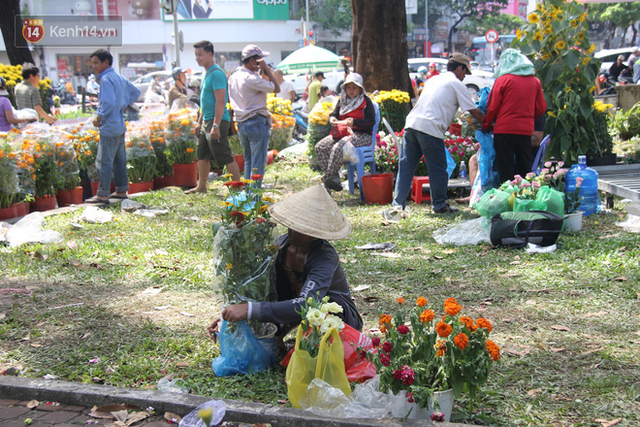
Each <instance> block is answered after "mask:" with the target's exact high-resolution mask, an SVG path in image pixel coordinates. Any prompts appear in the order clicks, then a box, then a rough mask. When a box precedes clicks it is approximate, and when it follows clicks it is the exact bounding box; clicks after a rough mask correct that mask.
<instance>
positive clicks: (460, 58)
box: [449, 52, 471, 74]
mask: <svg viewBox="0 0 640 427" xmlns="http://www.w3.org/2000/svg"><path fill="white" fill-rule="evenodd" d="M449 61H455V62H457V63H458V64H462V65H464V68H466V69H467V71H466V74H471V61H470V60H469V57H468V56H466V55H465V54H463V53H460V52H454V53H453V55H451V56H450V57H449Z"/></svg>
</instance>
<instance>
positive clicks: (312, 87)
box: [307, 71, 324, 111]
mask: <svg viewBox="0 0 640 427" xmlns="http://www.w3.org/2000/svg"><path fill="white" fill-rule="evenodd" d="M314 77H315V79H314V80H313V81H312V82H311V83H310V84H309V99H308V100H307V103H308V105H309V111H311V110H313V107H314V106H315V105H316V104H317V103H318V100H319V99H320V97H319V96H318V94H319V93H320V87H321V86H322V81H323V80H324V73H323V72H322V71H318V72H317V73H316V74H315V75H314Z"/></svg>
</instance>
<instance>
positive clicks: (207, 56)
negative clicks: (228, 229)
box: [185, 40, 240, 194]
mask: <svg viewBox="0 0 640 427" xmlns="http://www.w3.org/2000/svg"><path fill="white" fill-rule="evenodd" d="M193 47H194V48H195V50H196V62H197V63H198V65H200V66H201V67H204V69H205V70H206V74H205V76H204V78H203V79H202V85H201V90H200V114H199V115H198V123H197V124H196V128H195V133H196V136H197V137H198V149H197V150H196V153H197V155H198V176H199V179H198V185H197V186H196V187H194V188H192V189H190V190H187V191H185V194H190V193H206V192H207V178H208V177H209V169H210V164H211V160H213V161H214V162H215V163H216V164H217V165H218V166H222V165H226V166H227V172H229V173H230V174H231V175H233V180H234V181H239V180H240V168H238V164H237V163H236V161H235V159H234V157H233V153H232V152H231V147H230V146H229V124H230V121H231V116H230V115H229V111H228V110H227V99H228V96H227V76H226V74H225V73H224V71H222V68H220V67H219V66H218V65H216V63H215V61H214V59H213V44H211V42H210V41H207V40H203V41H201V42H198V43H196V44H194V45H193ZM203 122H204V127H203Z"/></svg>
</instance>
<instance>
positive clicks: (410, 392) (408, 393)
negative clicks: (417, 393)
mask: <svg viewBox="0 0 640 427" xmlns="http://www.w3.org/2000/svg"><path fill="white" fill-rule="evenodd" d="M404 397H406V398H407V402H409V403H413V402H415V399H414V398H413V392H412V391H409V392H407V394H405V396H404Z"/></svg>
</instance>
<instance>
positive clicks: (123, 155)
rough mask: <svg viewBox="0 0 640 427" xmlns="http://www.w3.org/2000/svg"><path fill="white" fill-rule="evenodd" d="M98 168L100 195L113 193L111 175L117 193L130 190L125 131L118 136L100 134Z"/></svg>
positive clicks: (97, 155) (106, 195)
mask: <svg viewBox="0 0 640 427" xmlns="http://www.w3.org/2000/svg"><path fill="white" fill-rule="evenodd" d="M96 168H97V169H98V177H99V178H100V186H99V187H98V194H97V195H98V196H100V197H108V196H109V195H110V194H111V177H112V176H113V184H114V185H115V187H116V193H126V192H127V191H129V184H128V179H127V150H126V148H125V146H124V133H123V134H122V135H117V136H103V135H100V142H99V143H98V153H97V154H96Z"/></svg>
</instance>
